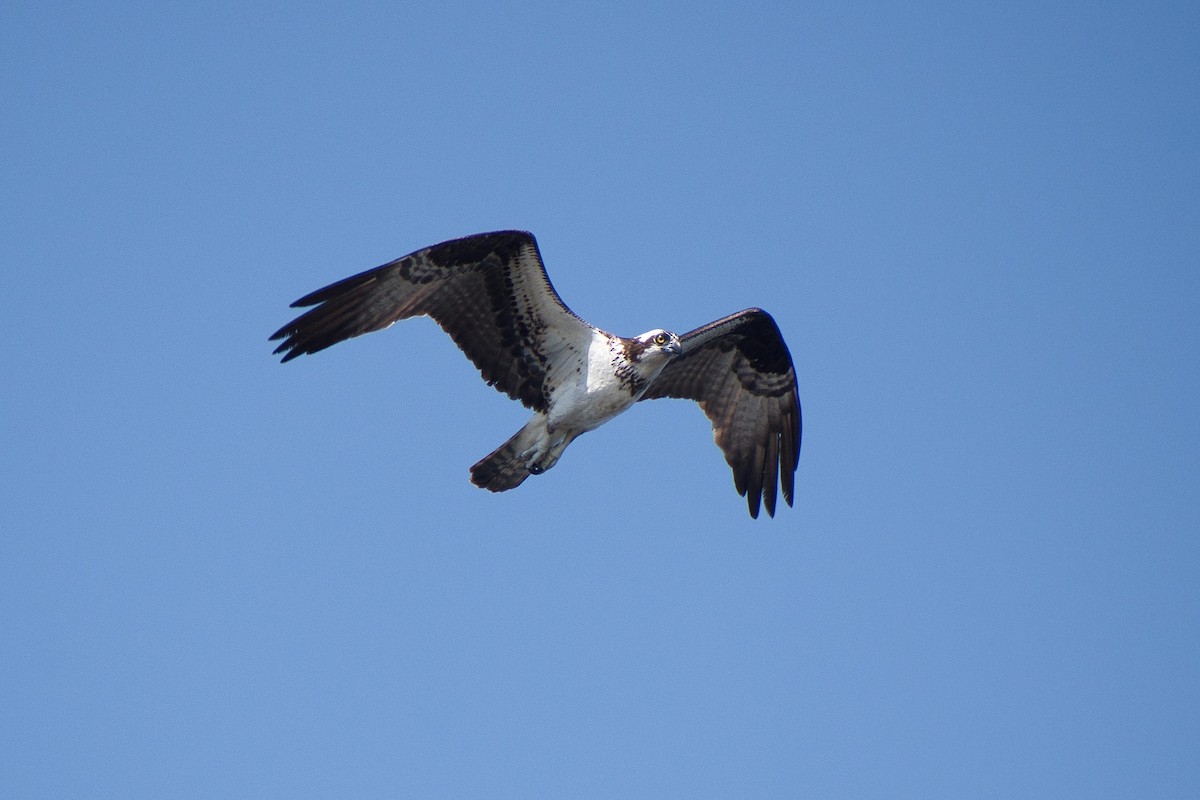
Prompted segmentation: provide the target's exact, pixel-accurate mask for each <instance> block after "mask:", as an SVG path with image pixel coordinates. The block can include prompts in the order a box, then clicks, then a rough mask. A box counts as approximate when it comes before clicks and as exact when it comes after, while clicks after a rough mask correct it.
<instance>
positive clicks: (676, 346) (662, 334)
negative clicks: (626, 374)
mask: <svg viewBox="0 0 1200 800" xmlns="http://www.w3.org/2000/svg"><path fill="white" fill-rule="evenodd" d="M635 341H637V342H638V344H640V345H641V347H640V348H637V352H636V353H635V354H634V359H635V360H637V361H642V360H644V359H651V360H654V361H657V360H659V359H662V360H663V362H664V363H665V362H666V361H668V360H670V359H672V358H674V357H675V356H678V355H683V343H682V342H681V341H679V337H678V336H676V335H675V334H673V333H671V332H670V331H664V330H663V329H662V328H655V329H654V330H652V331H646V332H645V333H643V334H642V335H641V336H638V337H636V339H635Z"/></svg>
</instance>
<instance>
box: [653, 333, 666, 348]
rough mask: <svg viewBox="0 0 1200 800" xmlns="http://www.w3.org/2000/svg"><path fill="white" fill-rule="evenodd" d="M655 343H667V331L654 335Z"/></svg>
mask: <svg viewBox="0 0 1200 800" xmlns="http://www.w3.org/2000/svg"><path fill="white" fill-rule="evenodd" d="M654 343H655V344H656V345H658V346H659V347H662V346H663V345H664V344H666V343H667V335H666V334H665V333H656V334H655V335H654Z"/></svg>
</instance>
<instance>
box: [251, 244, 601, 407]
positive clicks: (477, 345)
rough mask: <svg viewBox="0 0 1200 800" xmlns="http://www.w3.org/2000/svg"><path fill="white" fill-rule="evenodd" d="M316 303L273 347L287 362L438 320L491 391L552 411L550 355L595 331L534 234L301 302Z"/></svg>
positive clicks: (432, 257)
mask: <svg viewBox="0 0 1200 800" xmlns="http://www.w3.org/2000/svg"><path fill="white" fill-rule="evenodd" d="M303 306H316V308H313V309H312V310H310V311H308V312H306V313H304V314H302V315H300V316H299V317H297V318H296V319H294V320H292V321H291V322H289V323H288V324H287V325H284V326H283V327H282V328H280V329H279V330H278V331H276V332H275V333H274V334H273V335H272V336H271V340H272V341H274V340H277V339H282V340H283V343H282V344H280V345H279V347H277V348H276V349H275V352H276V353H283V354H284V356H283V360H284V361H290V360H291V359H293V358H295V357H296V356H299V355H303V354H306V353H315V352H317V351H319V350H324V349H325V348H326V347H329V346H330V345H334V344H337V343H338V342H341V341H343V340H345V339H349V338H351V337H354V336H359V335H361V334H364V333H369V332H371V331H377V330H380V329H382V328H386V327H388V326H389V325H391V324H392V323H394V322H396V321H397V320H402V319H407V318H408V317H416V316H422V315H425V316H429V317H432V318H433V319H434V320H435V321H436V322H437V323H438V325H440V326H441V327H442V329H443V330H445V331H446V333H448V334H450V336H451V338H453V339H454V341H455V343H456V344H458V346H459V347H460V348H461V349H462V351H463V352H464V353H466V354H467V357H468V358H470V359H471V361H472V362H473V363H474V364H475V366H476V367H478V368H479V371H480V372H481V373H483V378H484V380H486V381H487V382H488V383H489V384H491V385H493V386H495V387H496V388H497V389H499V390H500V391H502V392H504V393H505V394H507V395H508V396H509V397H511V398H512V399H514V400H520V401H521V402H522V403H523V404H525V405H526V406H528V407H529V408H532V409H535V410H537V411H545V410H546V407H547V405H548V397H547V386H546V373H547V370H548V366H547V365H548V362H549V360H550V357H551V356H552V355H553V354H555V353H556V352H557V351H558V350H560V349H561V348H563V347H571V346H572V345H573V344H574V343H576V342H577V341H578V340H579V338H580V336H582V335H589V334H590V331H591V328H590V327H589V326H588V324H587V323H585V322H584V321H583V320H581V319H579V318H578V317H576V316H575V315H574V314H572V313H571V311H570V309H568V308H567V307H566V306H565V305H564V304H563V302H562V300H560V299H559V297H558V294H557V293H555V291H554V288H553V287H552V286H551V285H550V281H549V279H548V278H547V277H546V269H545V267H543V266H542V258H541V255H540V254H539V252H538V247H537V242H536V241H535V240H534V238H533V235H532V234H530V233H525V232H523V231H499V232H496V233H483V234H479V235H476V236H468V237H466V238H463V239H454V240H452V241H449V242H442V243H441V244H437V245H434V246H433V247H427V248H425V249H424V250H418V251H417V252H415V253H411V254H409V255H407V256H403V257H401V258H398V259H396V260H395V261H392V262H390V263H388V264H384V265H383V266H382V267H377V268H375V269H372V270H367V271H366V272H362V273H359V274H358V275H354V276H353V277H350V278H346V279H345V280H342V281H338V282H337V283H334V284H330V285H329V286H326V287H325V288H324V289H318V290H317V291H315V292H313V293H312V294H309V295H305V296H304V297H301V298H300V299H299V300H297V301H296V302H294V303H292V307H293V308H297V307H303Z"/></svg>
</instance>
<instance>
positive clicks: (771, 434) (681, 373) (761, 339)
mask: <svg viewBox="0 0 1200 800" xmlns="http://www.w3.org/2000/svg"><path fill="white" fill-rule="evenodd" d="M681 340H682V344H683V355H681V356H679V357H678V358H676V359H674V360H673V361H671V362H670V363H669V364H667V366H666V368H665V369H664V370H663V371H662V374H661V375H659V376H658V378H656V379H655V380H654V381H653V382H652V383H651V384H650V388H649V389H648V390H647V391H646V393H645V394H644V395H643V396H642V399H643V400H647V399H650V398H654V397H680V398H686V399H689V400H695V401H696V402H698V403H699V404H700V407H701V408H702V409H704V413H705V414H706V415H708V418H709V419H710V420H712V426H713V438H714V439H715V440H716V443H717V445H718V446H719V447H720V448H721V450H723V451H724V452H725V460H726V461H727V462H729V466H730V467H731V468H732V469H733V484H734V486H735V487H736V488H737V490H738V494H740V495H743V496H744V497H746V500H747V501H748V502H749V504H750V516H752V517H755V518H757V517H758V509H759V501H760V500H761V501H762V504H763V505H765V506H766V508H767V513H768V514H769V515H771V516H774V515H775V497H776V489H777V484H779V483H781V484H782V485H783V499H784V500H785V501H786V502H787V504H788V505H789V506H790V505H791V504H792V494H793V490H794V488H795V473H796V465H797V464H798V463H799V459H800V427H801V421H800V400H799V398H798V396H797V392H796V372H795V370H794V369H793V368H792V356H791V353H789V352H788V349H787V345H786V344H785V343H784V341H783V336H782V335H781V334H780V332H779V327H778V326H777V325H776V324H775V320H773V319H772V318H771V315H770V314H768V313H767V312H765V311H763V310H762V309H758V308H751V309H747V310H745V311H739V312H738V313H736V314H731V315H730V316H728V317H725V318H724V319H719V320H717V321H716V322H712V323H709V324H708V325H705V326H703V327H701V328H697V329H696V330H694V331H691V332H690V333H686V334H684V335H683V336H682V337H681Z"/></svg>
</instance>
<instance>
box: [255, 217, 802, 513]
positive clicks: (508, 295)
mask: <svg viewBox="0 0 1200 800" xmlns="http://www.w3.org/2000/svg"><path fill="white" fill-rule="evenodd" d="M307 306H316V307H315V308H313V309H311V310H309V311H308V312H306V313H304V314H302V315H300V316H299V317H297V318H296V319H294V320H292V321H291V322H289V323H288V324H287V325H284V326H283V327H282V328H280V329H279V330H278V331H276V332H275V333H274V334H272V336H271V341H276V340H279V339H282V340H283V343H282V344H280V345H279V347H277V348H276V349H275V353H276V354H278V353H283V354H284V356H283V361H284V362H287V361H290V360H292V359H293V358H295V357H296V356H299V355H302V354H305V353H316V352H317V351H319V350H324V349H325V348H326V347H329V346H330V345H333V344H337V343H338V342H340V341H343V340H345V339H350V338H352V337H354V336H358V335H360V334H364V333H369V332H370V331H377V330H381V329H383V328H386V327H388V326H390V325H391V324H392V323H394V322H396V321H397V320H401V319H407V318H409V317H415V316H422V315H424V316H429V317H432V318H433V319H434V321H435V322H437V323H438V325H440V326H441V327H442V329H443V330H445V331H446V333H448V334H450V336H451V338H453V339H454V341H455V343H456V344H458V346H459V347H460V348H461V349H462V351H463V352H464V353H465V354H466V355H467V358H469V359H471V361H472V362H474V364H475V366H476V367H478V368H479V371H480V372H481V373H482V374H483V378H484V380H486V381H487V382H488V384H489V385H491V386H495V387H496V388H497V389H499V390H500V391H502V392H504V393H505V394H507V395H508V396H509V397H511V398H512V399H514V400H520V401H521V403H522V404H524V405H525V406H526V407H528V408H531V409H533V412H534V413H533V418H532V419H530V420H529V422H528V423H526V424H525V427H523V428H521V430H519V431H517V433H516V435H514V436H513V437H512V438H511V439H509V440H508V441H507V442H505V443H504V444H502V445H501V446H500V447H499V448H498V449H496V450H495V451H494V452H493V453H492V454H491V455H489V456H487V457H486V458H484V459H483V460H481V461H480V462H479V463H477V464H476V465H475V466H473V467H471V481H472V482H473V483H474V484H476V485H477V486H481V487H483V488H485V489H488V490H490V491H493V492H503V491H506V490H508V489H513V488H515V487H517V486H519V485H520V484H521V482H522V481H524V480H525V479H526V478H528V477H529V476H530V475H540V474H542V473H543V472H545V471H546V470H548V469H550V468H551V467H553V466H554V465H555V464H557V463H558V459H559V458H560V457H561V456H562V453H563V451H564V450H565V449H566V448H567V445H569V444H570V443H571V442H572V441H574V440H575V439H576V438H577V437H578V436H579V435H580V434H583V433H585V432H587V431H590V430H593V429H594V428H597V427H599V426H600V425H603V424H604V423H605V422H608V421H609V420H610V419H612V418H613V417H615V416H617V415H618V414H620V413H621V412H622V411H625V410H626V409H627V408H629V407H630V406H632V405H633V404H634V403H635V402H637V401H638V400H647V399H650V398H654V397H680V398H686V399H689V400H695V401H696V402H698V403H699V404H700V407H701V408H702V409H703V410H704V413H705V414H707V415H708V418H709V419H710V420H711V421H712V426H713V438H714V439H715V440H716V443H717V445H718V446H719V447H720V448H721V450H723V451H724V453H725V460H726V461H727V462H728V463H729V466H730V467H731V468H732V469H733V482H734V486H735V487H736V488H737V491H738V494H740V495H742V496H744V497H746V498H747V500H748V502H749V506H750V516H751V517H755V518H757V517H758V512H759V505H760V501H761V504H762V505H764V506H766V509H767V513H768V514H770V515H771V516H774V515H775V498H776V490H777V484H781V485H782V488H783V499H784V500H785V501H786V502H787V504H788V505H791V504H792V493H793V489H794V480H795V472H796V465H797V463H798V460H799V456H800V427H801V424H800V402H799V399H798V397H797V393H796V373H795V370H794V369H793V367H792V357H791V354H790V353H789V352H788V348H787V345H786V344H784V341H783V336H782V335H781V334H780V332H779V328H778V326H776V324H775V320H773V319H772V318H771V316H770V315H769V314H767V312H765V311H763V310H761V309H758V308H750V309H746V310H745V311H739V312H738V313H736V314H731V315H729V316H728V317H724V318H723V319H719V320H717V321H716V322H710V323H709V324H708V325H704V326H702V327H699V328H697V329H696V330H694V331H691V332H690V333H685V334H683V335H682V336H676V335H675V334H674V333H670V332H669V331H665V330H662V329H659V328H655V329H654V330H651V331H647V332H646V333H643V334H642V335H641V336H635V337H633V338H631V339H627V338H624V337H621V336H615V335H613V334H611V333H608V332H606V331H602V330H600V329H599V328H597V327H595V326H593V325H589V324H588V323H587V322H584V321H583V320H582V319H580V318H579V317H577V316H576V315H575V314H574V313H573V312H572V311H571V310H570V309H569V308H567V307H566V305H565V304H563V302H562V300H560V299H559V297H558V294H557V293H556V292H555V291H554V288H553V287H552V286H551V285H550V280H549V278H548V277H547V276H546V269H545V267H544V266H543V265H542V258H541V255H540V253H539V252H538V247H537V242H536V241H535V240H534V238H533V234H530V233H526V232H524V231H498V232H495V233H481V234H478V235H475V236H467V237H465V238H462V239H454V240H451V241H448V242H442V243H441V244H436V245H434V246H432V247H427V248H425V249H424V250H418V251H416V252H415V253H411V254H409V255H406V256H403V257H401V258H398V259H396V260H395V261H392V262H390V263H388V264H384V265H383V266H381V267H377V268H376V269H372V270H368V271H366V272H362V273H359V274H358V275H354V276H353V277H350V278H346V279H345V280H342V281H338V282H337V283H334V284H331V285H329V286H326V287H325V288H324V289H318V290H317V291H315V292H313V293H312V294H308V295H305V296H304V297H301V298H300V299H299V300H297V301H296V302H294V303H292V307H293V308H299V307H307Z"/></svg>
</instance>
